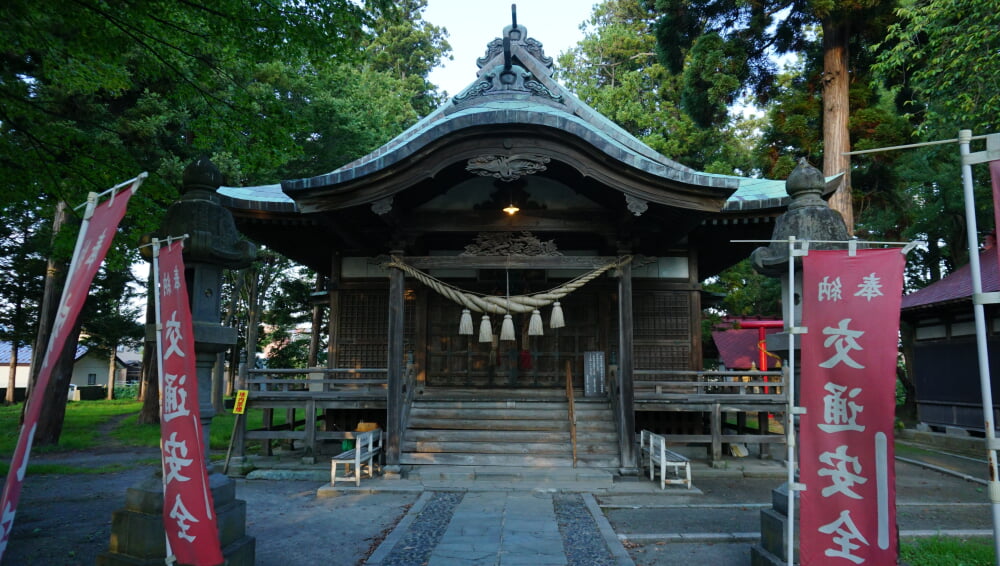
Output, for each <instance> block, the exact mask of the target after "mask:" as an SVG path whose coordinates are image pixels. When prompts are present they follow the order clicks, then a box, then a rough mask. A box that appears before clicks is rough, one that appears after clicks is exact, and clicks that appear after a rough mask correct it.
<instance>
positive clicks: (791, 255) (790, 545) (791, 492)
mask: <svg viewBox="0 0 1000 566" xmlns="http://www.w3.org/2000/svg"><path fill="white" fill-rule="evenodd" d="M785 300H786V301H787V303H788V307H787V311H786V319H785V320H786V322H785V328H786V329H787V330H786V331H787V332H788V430H787V431H786V433H787V441H786V443H787V444H788V526H787V529H786V530H787V534H786V535H785V537H786V538H787V540H786V541H785V544H786V545H787V550H786V551H785V554H786V558H787V559H788V566H792V564H793V563H794V560H795V492H796V482H795V444H796V440H795V327H796V321H795V236H789V238H788V296H787V297H786V298H785Z"/></svg>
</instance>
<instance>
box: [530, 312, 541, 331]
mask: <svg viewBox="0 0 1000 566" xmlns="http://www.w3.org/2000/svg"><path fill="white" fill-rule="evenodd" d="M541 335H542V313H540V312H538V309H535V310H533V311H531V320H530V321H528V336H541Z"/></svg>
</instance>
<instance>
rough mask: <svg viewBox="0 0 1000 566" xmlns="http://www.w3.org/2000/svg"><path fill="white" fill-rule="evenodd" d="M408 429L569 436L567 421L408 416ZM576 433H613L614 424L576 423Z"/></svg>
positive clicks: (601, 422)
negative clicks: (515, 432) (542, 432)
mask: <svg viewBox="0 0 1000 566" xmlns="http://www.w3.org/2000/svg"><path fill="white" fill-rule="evenodd" d="M409 428H410V429H425V430H446V429H447V430H487V431H493V432H494V434H496V433H499V432H503V431H509V430H536V431H556V432H564V433H566V434H569V420H568V419H566V420H541V419H528V420H515V419H495V420H489V419H487V420H482V419H476V418H466V419H463V418H449V419H435V418H423V417H413V416H412V415H411V416H410V421H409ZM576 430H577V433H579V432H581V431H594V432H614V431H615V423H613V422H607V421H597V420H594V421H577V423H576Z"/></svg>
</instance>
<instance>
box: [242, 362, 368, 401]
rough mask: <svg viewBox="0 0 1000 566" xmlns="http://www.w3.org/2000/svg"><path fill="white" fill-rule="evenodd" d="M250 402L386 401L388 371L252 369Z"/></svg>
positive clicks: (248, 382) (248, 384)
mask: <svg viewBox="0 0 1000 566" xmlns="http://www.w3.org/2000/svg"><path fill="white" fill-rule="evenodd" d="M247 389H248V390H249V391H250V399H251V400H253V399H254V398H261V397H282V396H287V395H283V394H291V395H295V396H304V395H305V394H308V395H317V394H323V393H335V394H344V395H352V396H357V395H361V396H364V395H371V396H381V397H383V398H384V397H385V394H386V391H387V370H385V369H381V368H375V369H350V368H332V369H331V368H307V369H252V370H249V371H247Z"/></svg>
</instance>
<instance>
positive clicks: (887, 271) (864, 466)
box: [799, 249, 905, 566]
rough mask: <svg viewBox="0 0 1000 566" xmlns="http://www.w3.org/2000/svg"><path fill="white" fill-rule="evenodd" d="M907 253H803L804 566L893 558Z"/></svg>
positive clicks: (892, 561)
mask: <svg viewBox="0 0 1000 566" xmlns="http://www.w3.org/2000/svg"><path fill="white" fill-rule="evenodd" d="M904 260H905V257H904V256H903V254H902V253H900V251H899V250H898V249H891V250H858V252H857V255H854V256H851V255H850V254H849V253H848V252H846V251H812V252H809V255H807V256H806V257H804V258H803V260H802V268H803V282H802V296H803V303H802V326H804V327H806V328H807V329H808V332H807V333H806V334H804V335H803V337H802V388H801V395H800V399H801V402H800V405H802V406H803V407H805V408H806V413H805V414H804V415H802V417H801V421H800V425H801V428H800V435H801V436H800V439H801V443H800V448H799V458H800V463H799V471H800V481H801V482H802V483H803V484H805V491H803V492H802V493H801V494H800V502H801V510H802V515H801V519H800V526H801V529H800V531H801V532H800V541H801V544H800V556H801V564H802V565H803V566H807V565H811V564H823V565H825V566H830V565H836V564H877V565H881V564H895V563H896V558H897V555H898V542H899V541H898V536H897V529H896V492H895V473H894V468H893V457H894V451H893V424H894V421H895V408H896V354H897V351H898V340H899V337H898V334H899V306H900V301H901V299H902V292H903V265H904Z"/></svg>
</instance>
